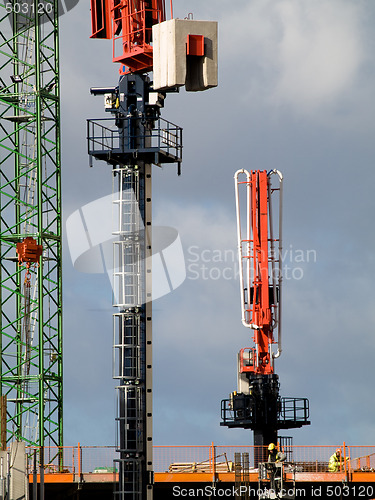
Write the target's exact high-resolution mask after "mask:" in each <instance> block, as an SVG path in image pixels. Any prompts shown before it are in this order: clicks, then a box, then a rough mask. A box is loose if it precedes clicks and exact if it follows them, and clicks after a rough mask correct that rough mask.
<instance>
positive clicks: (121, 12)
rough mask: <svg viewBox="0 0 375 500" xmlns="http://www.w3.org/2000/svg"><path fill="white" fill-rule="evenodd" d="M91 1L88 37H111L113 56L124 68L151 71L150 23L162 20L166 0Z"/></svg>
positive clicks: (132, 70)
mask: <svg viewBox="0 0 375 500" xmlns="http://www.w3.org/2000/svg"><path fill="white" fill-rule="evenodd" d="M90 2H91V31H92V34H91V38H107V39H108V38H112V40H113V59H112V60H113V62H117V63H120V64H123V65H124V66H126V68H127V70H126V71H123V72H125V73H128V72H130V73H138V72H147V71H152V26H153V25H154V24H158V23H161V22H163V21H165V19H166V17H165V0H90Z"/></svg>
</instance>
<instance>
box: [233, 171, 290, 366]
mask: <svg viewBox="0 0 375 500" xmlns="http://www.w3.org/2000/svg"><path fill="white" fill-rule="evenodd" d="M239 175H245V176H246V181H240V180H239V179H238V177H237V181H236V182H237V192H238V187H239V185H242V186H244V187H246V191H247V201H246V207H247V208H246V214H247V222H246V226H247V230H246V231H247V234H246V236H245V237H242V236H240V239H239V249H240V263H241V270H240V276H242V278H241V279H242V282H241V288H242V292H241V293H242V310H243V318H242V322H243V324H244V325H245V326H247V327H250V328H251V329H252V330H253V331H254V336H253V341H254V343H255V345H256V348H248V347H247V348H244V349H241V351H240V372H241V373H243V372H253V373H258V374H271V373H274V368H273V354H272V349H271V345H272V344H274V343H275V340H274V329H275V327H277V326H278V323H279V321H278V319H279V318H278V315H279V310H280V309H279V304H278V292H279V285H280V283H279V279H280V273H279V271H280V269H278V266H276V259H275V251H274V241H273V236H272V234H271V233H272V227H271V206H270V204H271V200H270V194H271V188H270V176H269V174H267V172H266V171H265V170H264V171H260V170H255V171H251V172H247V171H239ZM242 189H243V188H242ZM238 196H239V194H237V197H238ZM239 205H240V202H239V198H238V201H237V211H238V226H239V230H240V227H241V220H240V219H241V216H240V209H239ZM242 222H243V221H242ZM240 234H241V230H240Z"/></svg>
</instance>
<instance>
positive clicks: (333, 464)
mask: <svg viewBox="0 0 375 500" xmlns="http://www.w3.org/2000/svg"><path fill="white" fill-rule="evenodd" d="M346 460H349V457H348V458H347V459H346ZM343 466H344V459H343V457H342V456H341V448H337V450H336V451H335V453H334V454H333V455H331V457H330V459H329V462H328V470H329V472H340V470H341V468H342V467H343Z"/></svg>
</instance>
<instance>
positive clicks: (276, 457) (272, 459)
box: [268, 443, 286, 491]
mask: <svg viewBox="0 0 375 500" xmlns="http://www.w3.org/2000/svg"><path fill="white" fill-rule="evenodd" d="M268 452H269V454H268V471H269V479H270V487H271V490H274V491H278V489H279V488H278V486H279V485H278V481H277V480H278V479H280V478H281V468H279V467H276V464H277V463H279V462H284V460H285V459H286V455H285V454H284V453H280V452H279V451H278V450H277V448H276V446H275V444H274V443H270V445H269V446H268Z"/></svg>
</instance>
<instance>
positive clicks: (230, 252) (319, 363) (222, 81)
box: [60, 0, 375, 445]
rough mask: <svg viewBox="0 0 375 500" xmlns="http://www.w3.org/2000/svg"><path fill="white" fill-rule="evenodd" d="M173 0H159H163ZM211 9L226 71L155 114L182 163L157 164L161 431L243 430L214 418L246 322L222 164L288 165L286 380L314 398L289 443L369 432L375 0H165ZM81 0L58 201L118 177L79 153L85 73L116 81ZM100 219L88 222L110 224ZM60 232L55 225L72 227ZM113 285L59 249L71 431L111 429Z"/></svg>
mask: <svg viewBox="0 0 375 500" xmlns="http://www.w3.org/2000/svg"><path fill="white" fill-rule="evenodd" d="M167 4H168V5H169V2H167ZM189 12H192V13H193V14H194V19H208V20H217V21H219V87H218V88H216V89H213V90H209V91H207V92H202V93H200V94H194V93H191V94H188V93H186V92H185V91H181V92H180V93H179V94H178V95H170V96H168V98H167V100H166V105H165V108H164V110H163V117H164V118H166V119H168V120H170V121H172V122H174V123H177V124H179V125H181V126H182V127H183V128H184V161H183V169H182V175H181V177H178V176H177V175H176V169H175V167H174V166H165V167H163V168H162V169H159V168H158V167H154V177H153V210H154V223H155V225H157V226H162V225H164V226H171V227H173V228H175V229H177V231H178V232H179V235H180V238H181V241H182V245H183V249H184V255H185V266H186V279H185V281H184V283H183V284H182V285H181V286H180V287H179V288H177V289H176V290H175V291H174V292H173V293H171V294H168V295H165V296H164V297H162V298H160V299H158V300H157V301H155V302H154V323H153V335H154V444H159V445H160V444H163V445H174V444H209V443H211V441H214V442H215V443H216V444H233V445H235V444H246V443H249V444H251V443H252V436H251V433H250V431H244V430H229V429H227V428H224V427H220V425H219V423H220V401H221V399H224V398H227V397H228V395H229V393H230V392H232V391H233V390H235V389H236V355H237V352H238V350H239V349H240V348H241V347H245V346H249V345H251V340H250V339H251V334H250V333H249V331H248V330H247V329H246V328H244V327H243V326H242V325H241V321H240V298H239V283H238V275H237V273H236V266H237V263H236V260H235V258H234V254H235V247H236V231H235V206H234V187H233V175H234V172H235V171H236V170H237V169H238V168H247V169H266V170H269V169H273V168H278V169H280V170H281V171H282V172H283V174H284V178H285V181H284V250H285V254H284V263H285V266H286V267H287V269H286V270H287V271H288V276H286V277H285V280H284V302H283V303H284V310H283V337H284V339H283V343H284V346H283V347H284V349H283V354H282V356H281V358H280V359H279V360H278V361H277V365H276V371H277V373H278V374H279V376H280V382H281V395H282V396H290V397H307V398H309V400H310V411H311V422H312V424H311V426H309V427H306V428H304V429H301V430H296V431H292V432H287V433H286V434H287V435H292V436H293V437H294V443H295V444H306V445H313V444H314V445H315V444H333V445H336V444H337V445H339V444H341V443H342V442H343V441H346V443H347V444H351V445H360V444H372V445H374V444H375V427H374V423H373V422H374V419H373V416H374V413H375V401H374V398H373V387H374V383H375V375H374V371H373V360H374V356H375V308H374V303H375V292H374V286H373V283H374V274H375V257H374V246H375V241H374V240H375V235H374V229H373V227H374V224H373V218H374V216H375V201H374V200H375V196H374V188H375V173H374V172H375V169H374V158H375V141H374V132H375V95H374V93H375V85H374V53H375V50H374V49H375V31H374V28H373V27H374V25H375V6H374V2H373V1H372V0H356V1H354V0H350V1H349V0H238V1H237V2H228V1H224V0H215V1H213V0H209V1H206V2H200V1H198V0H192V1H190V2H186V1H183V0H175V1H174V15H175V17H179V18H184V17H186V16H187V14H188V13H189ZM89 33H90V12H89V8H88V5H87V2H85V1H83V0H82V1H81V2H80V3H79V4H78V5H77V7H75V8H74V9H73V10H72V11H71V12H70V13H68V14H66V15H64V16H63V17H62V18H61V38H60V41H61V58H62V59H61V61H62V63H61V74H62V140H63V143H62V151H63V171H64V174H63V196H64V216H65V219H66V218H67V217H68V216H69V215H71V214H72V213H73V212H74V211H75V210H77V209H78V208H80V207H81V206H83V205H85V204H87V203H89V202H91V201H93V200H96V199H98V198H100V197H102V196H105V195H108V194H109V193H110V192H111V183H112V180H111V171H110V167H109V166H107V165H106V164H105V163H103V164H100V163H96V164H95V166H94V168H92V169H90V168H89V167H88V158H87V154H86V141H85V136H86V129H85V121H86V118H100V117H103V116H104V111H103V101H102V98H101V97H93V96H91V95H90V93H89V88H90V87H91V86H107V85H115V84H116V83H117V80H118V72H117V71H118V68H117V67H116V66H115V65H114V64H112V62H111V43H110V42H106V41H101V40H90V39H89ZM108 223H109V222H108V221H106V220H102V221H98V224H108ZM65 241H66V240H65ZM111 315H112V308H111V288H110V284H109V281H108V278H107V276H106V275H104V274H102V275H100V274H84V273H81V272H79V271H77V270H76V269H74V268H73V265H72V262H71V260H70V255H69V249H68V245H67V243H66V244H65V253H64V331H65V333H64V334H65V398H64V401H65V443H66V444H76V443H77V442H78V441H80V442H81V444H83V445H111V444H114V435H115V431H114V428H115V426H114V414H115V395H114V389H113V386H114V383H113V382H112V366H111V359H112V318H111Z"/></svg>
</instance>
